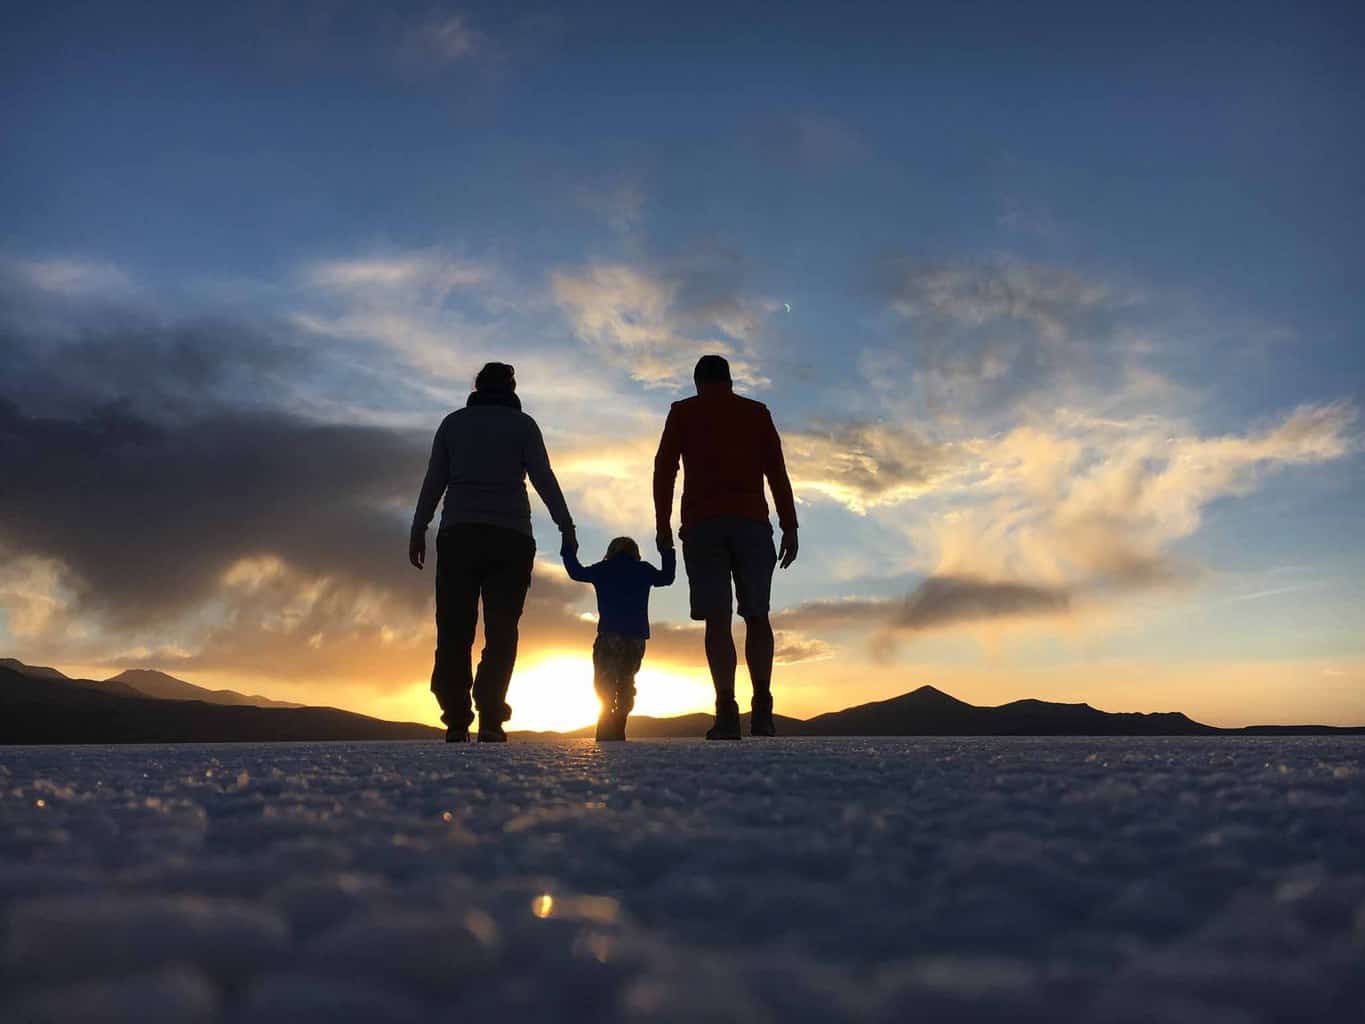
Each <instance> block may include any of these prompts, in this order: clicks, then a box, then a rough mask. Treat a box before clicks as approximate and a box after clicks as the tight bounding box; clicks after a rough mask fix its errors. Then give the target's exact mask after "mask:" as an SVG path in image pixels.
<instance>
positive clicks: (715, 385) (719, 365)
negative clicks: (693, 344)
mask: <svg viewBox="0 0 1365 1024" xmlns="http://www.w3.org/2000/svg"><path fill="white" fill-rule="evenodd" d="M692 380H693V381H694V382H695V383H696V385H697V394H699V395H701V394H705V393H706V392H708V391H729V390H730V387H731V381H730V364H729V363H728V362H726V360H725V357H724V356H716V355H709V356H702V357H701V358H700V359H698V360H697V367H696V369H694V370H693V371H692Z"/></svg>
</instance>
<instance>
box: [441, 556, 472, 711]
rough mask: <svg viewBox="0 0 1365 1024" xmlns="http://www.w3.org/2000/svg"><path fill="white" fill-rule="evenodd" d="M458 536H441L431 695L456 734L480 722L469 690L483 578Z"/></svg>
mask: <svg viewBox="0 0 1365 1024" xmlns="http://www.w3.org/2000/svg"><path fill="white" fill-rule="evenodd" d="M468 555H469V552H467V551H464V550H463V549H462V546H461V544H460V541H459V538H458V537H457V536H448V535H446V534H438V535H437V538H436V659H435V665H434V666H433V667H432V670H431V692H432V693H434V694H435V695H436V701H437V703H439V704H440V705H441V719H442V721H444V722H445V723H446V725H447V726H448V727H449V728H451V729H455V730H459V729H467V728H469V723H470V722H472V721H473V720H474V713H473V712H472V711H471V710H470V703H469V691H470V687H471V686H472V684H473V681H474V677H473V674H472V673H471V672H470V668H469V658H470V652H471V651H472V650H473V647H474V632H475V630H476V629H477V628H478V624H479V578H478V574H477V573H476V572H475V571H474V569H473V567H472V565H471V564H470V559H469V557H468Z"/></svg>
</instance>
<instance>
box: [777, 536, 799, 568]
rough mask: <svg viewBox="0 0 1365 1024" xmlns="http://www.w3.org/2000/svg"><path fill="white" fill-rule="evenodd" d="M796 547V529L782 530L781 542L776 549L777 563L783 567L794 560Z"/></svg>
mask: <svg viewBox="0 0 1365 1024" xmlns="http://www.w3.org/2000/svg"><path fill="white" fill-rule="evenodd" d="M796 549H797V543H796V531H795V530H783V531H782V543H781V545H780V546H779V547H778V549H777V559H778V564H780V565H781V566H782V568H784V569H785V568H786V567H787V566H789V565H791V564H792V563H793V562H795V561H796Z"/></svg>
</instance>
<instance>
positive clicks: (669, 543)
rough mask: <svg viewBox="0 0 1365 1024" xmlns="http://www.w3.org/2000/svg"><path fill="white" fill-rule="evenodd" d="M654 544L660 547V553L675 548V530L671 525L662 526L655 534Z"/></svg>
mask: <svg viewBox="0 0 1365 1024" xmlns="http://www.w3.org/2000/svg"><path fill="white" fill-rule="evenodd" d="M654 545H655V547H657V548H658V549H659V554H663V553H664V552H665V551H672V550H673V530H672V528H671V527H668V526H664V527H660V529H659V532H658V533H656V534H655V535H654Z"/></svg>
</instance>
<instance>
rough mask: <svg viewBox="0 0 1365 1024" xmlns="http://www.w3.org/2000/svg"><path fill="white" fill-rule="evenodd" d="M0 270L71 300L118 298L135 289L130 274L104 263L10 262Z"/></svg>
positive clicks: (66, 260) (57, 260) (70, 261)
mask: <svg viewBox="0 0 1365 1024" xmlns="http://www.w3.org/2000/svg"><path fill="white" fill-rule="evenodd" d="M0 269H3V271H4V272H5V273H6V275H7V276H12V277H17V278H19V279H20V280H22V281H23V282H25V283H26V284H28V285H29V286H31V287H33V288H36V289H38V290H39V291H42V292H48V293H51V294H54V295H58V296H64V297H69V298H70V297H91V296H117V295H122V294H125V293H127V292H130V291H132V290H133V288H134V284H133V278H132V276H131V275H130V274H128V272H127V271H125V270H123V269H122V268H121V267H117V266H115V265H114V264H112V263H107V262H104V261H101V260H78V259H50V260H21V259H8V260H3V261H0Z"/></svg>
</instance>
